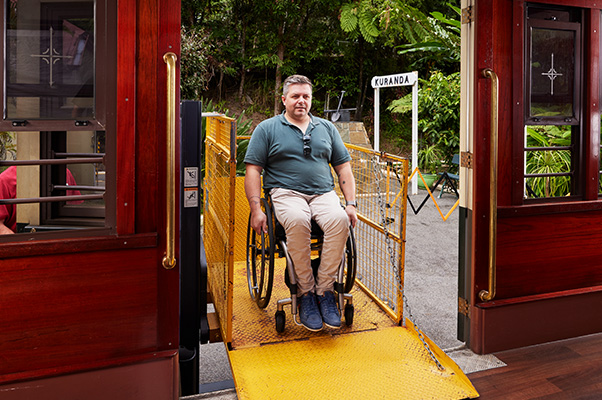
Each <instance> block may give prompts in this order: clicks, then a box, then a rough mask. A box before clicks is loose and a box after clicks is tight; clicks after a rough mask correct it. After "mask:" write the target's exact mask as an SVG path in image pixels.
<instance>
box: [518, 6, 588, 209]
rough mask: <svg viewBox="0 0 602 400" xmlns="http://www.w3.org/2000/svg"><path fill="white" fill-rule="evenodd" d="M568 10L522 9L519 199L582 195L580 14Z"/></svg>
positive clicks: (570, 9) (539, 7) (540, 7)
mask: <svg viewBox="0 0 602 400" xmlns="http://www.w3.org/2000/svg"><path fill="white" fill-rule="evenodd" d="M581 14H582V12H581V11H580V10H577V9H572V8H560V7H558V8H544V7H543V6H539V5H531V6H528V7H527V23H526V27H527V31H526V36H527V37H526V43H527V47H526V50H525V59H526V62H525V68H526V70H525V76H526V82H527V84H526V86H525V87H526V90H527V93H526V95H525V98H526V102H525V104H526V106H525V136H524V137H525V143H524V160H525V166H524V197H525V198H527V199H535V198H559V197H566V196H575V195H579V194H581V190H582V189H581V187H580V185H579V182H578V176H579V165H580V164H579V156H580V155H581V151H580V146H582V143H583V140H582V139H581V136H582V129H581V125H580V119H581V101H580V96H581V91H580V87H581V85H582V80H581V68H582V53H583V52H582V49H581V46H582V44H581V29H582V28H581V20H582V17H581Z"/></svg>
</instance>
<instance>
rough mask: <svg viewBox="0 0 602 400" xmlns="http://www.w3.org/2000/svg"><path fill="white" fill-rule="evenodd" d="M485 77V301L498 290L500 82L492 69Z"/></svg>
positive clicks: (487, 70) (488, 70)
mask: <svg viewBox="0 0 602 400" xmlns="http://www.w3.org/2000/svg"><path fill="white" fill-rule="evenodd" d="M483 76H484V77H485V78H489V79H491V138H490V147H489V148H490V151H489V152H490V155H489V157H490V163H489V180H490V189H489V288H488V290H481V292H479V298H480V299H481V300H483V301H490V300H493V298H494V297H495V290H496V266H495V258H496V257H495V250H496V248H495V247H496V235H497V158H498V157H497V143H498V102H499V101H498V100H499V95H498V93H499V80H498V76H497V74H496V73H495V72H493V71H492V70H491V69H489V68H486V69H484V70H483Z"/></svg>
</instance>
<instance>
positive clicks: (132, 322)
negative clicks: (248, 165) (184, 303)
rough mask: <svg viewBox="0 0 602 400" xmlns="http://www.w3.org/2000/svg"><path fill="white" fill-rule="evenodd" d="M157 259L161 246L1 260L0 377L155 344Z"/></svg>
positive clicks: (125, 353)
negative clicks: (158, 247)
mask: <svg viewBox="0 0 602 400" xmlns="http://www.w3.org/2000/svg"><path fill="white" fill-rule="evenodd" d="M158 263H159V255H158V254H157V250H156V249H147V250H124V251H114V252H97V253H74V254H72V255H62V256H57V257H44V256H39V257H29V258H20V259H13V260H8V261H3V262H2V268H0V282H2V290H1V291H0V304H2V318H1V319H0V380H1V381H6V380H7V378H8V377H7V376H6V375H7V374H9V376H10V375H11V374H19V373H22V372H25V371H30V372H29V373H26V374H25V375H27V374H31V375H32V376H35V375H36V374H37V373H36V370H48V369H52V368H55V367H62V366H69V365H84V364H86V365H90V366H92V365H94V363H97V362H98V363H103V362H104V360H110V359H117V358H121V357H125V356H128V355H135V354H142V353H147V352H152V351H153V350H155V349H157V347H158V343H157V331H158V329H159V328H158V326H157V324H158V316H157V309H158V304H157V287H158V285H159V282H158V274H157V271H158V268H159V265H158ZM176 308H177V307H176Z"/></svg>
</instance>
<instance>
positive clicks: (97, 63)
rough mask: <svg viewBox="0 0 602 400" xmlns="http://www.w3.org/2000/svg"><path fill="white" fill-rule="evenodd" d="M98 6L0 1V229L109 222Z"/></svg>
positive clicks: (95, 2)
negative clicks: (0, 63) (0, 69)
mask: <svg viewBox="0 0 602 400" xmlns="http://www.w3.org/2000/svg"><path fill="white" fill-rule="evenodd" d="M105 7H106V4H105V2H104V1H103V0H80V1H41V0H28V1H26V2H22V1H14V0H4V2H3V8H2V17H3V21H4V30H2V31H0V32H1V33H0V34H2V35H3V40H0V46H2V47H3V49H2V51H3V54H4V74H0V82H1V83H2V87H3V91H2V92H1V93H2V107H3V115H2V120H1V121H0V131H2V132H1V133H0V148H2V151H1V152H0V222H2V225H3V226H4V228H3V226H1V225H0V231H2V230H3V229H7V228H8V229H10V231H12V232H15V233H21V232H25V233H31V232H46V231H55V230H60V231H71V230H80V229H83V228H104V227H107V226H109V225H107V224H108V223H109V222H108V221H109V220H111V221H112V218H108V215H111V214H112V213H113V212H114V211H112V210H113V208H112V207H114V200H111V198H112V197H114V189H112V188H114V177H112V174H111V172H110V171H111V168H110V165H111V163H110V162H107V157H108V158H109V159H110V154H111V149H112V148H114V140H115V139H114V138H113V137H111V135H112V133H111V131H109V130H107V128H110V127H111V126H112V123H110V120H109V123H107V118H106V115H107V113H106V105H107V94H108V93H109V92H108V89H107V87H108V85H107V82H108V81H107V77H108V76H109V75H107V74H108V73H107V70H108V68H107V65H110V63H111V56H109V54H110V52H109V51H108V49H107V48H105V47H104V46H100V47H99V46H98V43H99V40H97V38H103V37H105V36H107V32H106V24H103V23H99V22H100V21H98V20H97V18H98V15H102V16H104V15H105V10H106V8H105ZM103 18H104V17H103ZM100 41H102V40H100ZM107 209H109V211H108V212H107ZM107 218H108V219H107ZM3 233H11V232H7V231H6V230H4V232H3Z"/></svg>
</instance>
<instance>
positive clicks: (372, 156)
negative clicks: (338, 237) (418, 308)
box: [337, 145, 408, 322]
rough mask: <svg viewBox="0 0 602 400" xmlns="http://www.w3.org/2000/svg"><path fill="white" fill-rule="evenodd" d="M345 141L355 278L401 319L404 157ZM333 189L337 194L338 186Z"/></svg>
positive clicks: (391, 313) (394, 317)
mask: <svg viewBox="0 0 602 400" xmlns="http://www.w3.org/2000/svg"><path fill="white" fill-rule="evenodd" d="M346 146H347V150H349V153H350V155H351V167H352V170H353V175H354V177H355V183H356V200H357V203H358V210H357V214H358V218H359V222H358V224H357V226H356V228H355V241H356V246H357V277H356V281H357V282H358V284H359V285H360V286H361V287H362V288H363V289H364V290H366V291H367V292H368V294H369V295H370V296H371V297H372V298H373V299H374V300H375V301H376V302H377V303H378V304H379V305H380V306H381V307H383V309H384V310H385V311H386V312H387V313H388V314H389V315H390V316H391V317H392V318H393V319H394V320H395V321H396V322H400V321H401V320H402V318H403V299H402V295H403V276H404V255H405V227H406V215H407V214H406V210H407V181H408V160H406V159H403V158H401V157H396V156H394V155H390V154H385V153H377V152H375V151H373V150H370V149H366V148H363V147H358V146H354V145H346ZM337 190H338V191H339V194H340V195H341V198H342V194H341V192H340V189H339V188H338V187H337ZM385 232H386V233H387V234H385Z"/></svg>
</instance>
